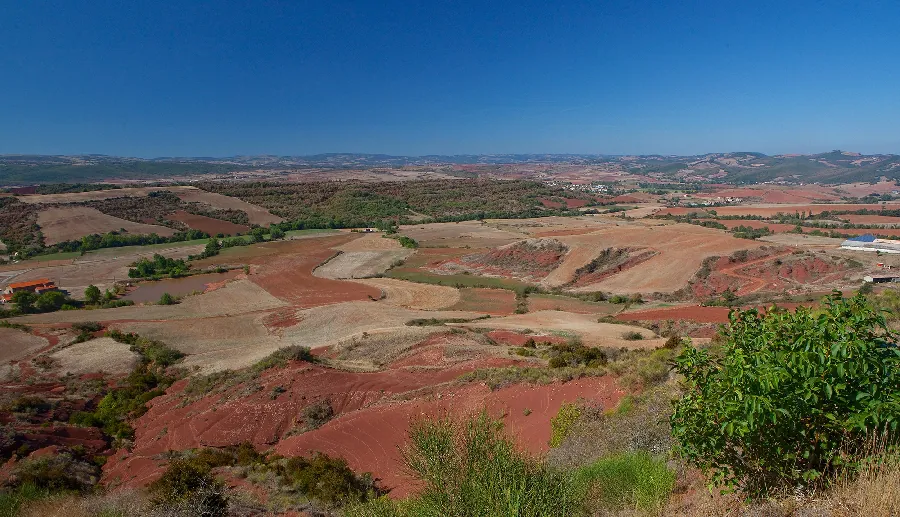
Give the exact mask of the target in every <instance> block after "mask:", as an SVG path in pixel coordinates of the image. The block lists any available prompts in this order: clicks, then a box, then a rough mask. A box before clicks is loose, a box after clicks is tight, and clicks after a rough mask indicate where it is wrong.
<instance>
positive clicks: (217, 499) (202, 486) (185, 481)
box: [149, 459, 228, 517]
mask: <svg viewBox="0 0 900 517" xmlns="http://www.w3.org/2000/svg"><path fill="white" fill-rule="evenodd" d="M149 488H150V492H151V494H152V495H153V501H154V503H156V504H157V505H160V506H163V505H183V504H185V503H188V504H190V505H191V506H193V507H194V508H195V509H196V515H202V516H205V517H214V516H224V515H226V513H227V510H228V498H227V497H226V496H225V494H224V492H225V489H224V485H223V484H222V482H221V481H219V480H217V479H216V478H215V477H214V476H213V475H212V469H211V467H210V466H209V465H207V464H205V463H203V462H199V461H190V460H184V459H175V460H172V461H171V462H170V463H169V466H168V468H166V471H165V472H164V473H163V475H162V477H160V478H159V479H157V480H156V481H154V482H153V483H151V484H150V487H149Z"/></svg>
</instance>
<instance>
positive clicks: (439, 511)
mask: <svg viewBox="0 0 900 517" xmlns="http://www.w3.org/2000/svg"><path fill="white" fill-rule="evenodd" d="M410 440H411V443H410V445H409V446H408V448H407V449H406V450H405V451H404V458H405V462H406V465H407V468H408V469H409V470H410V472H412V473H413V474H414V475H415V476H416V477H417V478H418V479H419V480H420V481H421V482H422V484H423V488H422V490H421V492H420V493H419V495H417V496H416V497H414V498H411V499H407V500H405V501H400V502H393V501H389V500H387V499H386V498H379V499H376V500H374V501H372V502H369V503H367V504H365V505H361V506H357V507H353V508H350V509H348V511H347V512H346V514H347V515H348V516H357V517H362V516H367V517H380V516H398V517H399V516H404V517H405V516H409V517H429V516H435V517H444V516H449V515H459V516H472V517H476V516H478V517H480V516H483V517H502V516H510V517H512V516H518V517H532V516H533V517H545V516H561V517H562V516H571V515H580V514H581V513H582V508H583V505H582V500H583V494H584V487H583V486H582V485H580V484H576V483H574V482H573V481H574V479H573V477H572V476H571V475H570V474H568V473H566V472H561V471H556V470H553V469H550V468H548V467H546V466H545V465H543V464H542V463H541V462H539V461H538V460H536V459H533V458H531V457H528V456H526V455H524V454H523V453H521V452H520V451H519V450H518V449H517V448H516V446H515V444H513V443H512V442H511V441H509V440H508V439H506V438H505V437H504V436H503V433H502V428H501V424H500V423H499V422H495V421H493V420H491V419H489V418H488V417H487V416H485V415H484V414H482V415H481V416H480V417H478V418H475V419H472V420H470V421H468V422H465V423H457V422H453V421H451V420H438V421H423V422H419V423H417V424H414V425H413V426H412V428H411V430H410Z"/></svg>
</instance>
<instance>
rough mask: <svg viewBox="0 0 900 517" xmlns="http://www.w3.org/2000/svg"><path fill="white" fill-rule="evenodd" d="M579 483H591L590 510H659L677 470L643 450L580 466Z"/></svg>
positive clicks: (672, 486) (673, 482)
mask: <svg viewBox="0 0 900 517" xmlns="http://www.w3.org/2000/svg"><path fill="white" fill-rule="evenodd" d="M576 479H578V480H579V481H578V482H577V484H587V485H590V486H591V488H590V491H589V495H588V497H587V499H586V501H587V506H588V509H589V511H591V512H592V513H593V512H596V511H597V510H601V509H609V510H614V509H626V508H628V509H630V508H634V509H637V510H640V511H643V512H658V511H659V510H660V509H662V507H663V505H664V504H665V502H666V499H668V497H669V494H670V493H671V492H672V489H673V488H674V487H675V473H674V472H672V471H670V470H669V469H668V468H666V464H665V463H664V462H663V461H660V460H657V459H654V458H653V457H652V456H650V454H648V453H647V452H644V451H639V452H631V453H624V454H618V455H615V456H610V457H608V458H603V459H601V460H599V461H597V462H596V463H594V464H593V465H589V466H587V467H584V468H583V469H581V470H579V471H578V473H577V474H576Z"/></svg>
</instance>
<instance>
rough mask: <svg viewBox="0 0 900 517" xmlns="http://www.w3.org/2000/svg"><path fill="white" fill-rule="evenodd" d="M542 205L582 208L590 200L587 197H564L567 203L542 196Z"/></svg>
mask: <svg viewBox="0 0 900 517" xmlns="http://www.w3.org/2000/svg"><path fill="white" fill-rule="evenodd" d="M539 201H540V202H541V204H542V205H544V206H545V207H547V208H554V209H556V208H562V207H563V206H565V207H566V208H580V207H583V206H584V205H586V204H588V202H589V201H588V200H586V199H564V201H565V204H563V203H560V202H559V201H553V200H552V199H547V198H541V199H540V200H539Z"/></svg>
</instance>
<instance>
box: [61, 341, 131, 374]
mask: <svg viewBox="0 0 900 517" xmlns="http://www.w3.org/2000/svg"><path fill="white" fill-rule="evenodd" d="M50 357H51V358H52V359H53V360H54V361H55V364H54V369H56V370H57V371H58V372H59V374H60V375H68V374H73V375H82V374H86V373H95V372H105V373H111V374H116V375H125V374H127V373H128V372H130V371H131V369H132V368H133V367H134V365H135V363H136V362H137V360H138V356H137V354H135V353H134V352H132V351H131V350H130V348H129V346H128V345H126V344H124V343H119V342H118V341H115V340H114V339H112V338H108V337H102V338H97V339H92V340H90V341H85V342H84V343H76V344H74V345H71V346H68V347H66V348H63V349H62V350H59V351H57V352H53V353H52V354H50Z"/></svg>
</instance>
